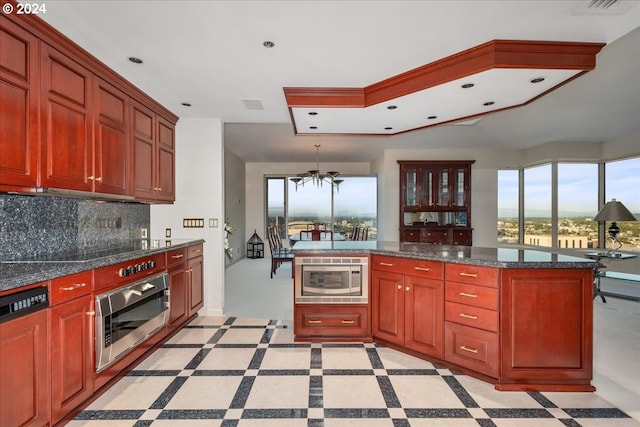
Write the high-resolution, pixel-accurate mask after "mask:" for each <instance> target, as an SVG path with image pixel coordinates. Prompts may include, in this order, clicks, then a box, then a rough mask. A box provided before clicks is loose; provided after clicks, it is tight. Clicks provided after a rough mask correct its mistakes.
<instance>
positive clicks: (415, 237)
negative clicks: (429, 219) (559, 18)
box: [400, 230, 420, 243]
mask: <svg viewBox="0 0 640 427" xmlns="http://www.w3.org/2000/svg"><path fill="white" fill-rule="evenodd" d="M400 241H402V242H411V243H420V230H402V231H401V232H400Z"/></svg>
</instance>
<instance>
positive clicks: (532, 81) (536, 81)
mask: <svg viewBox="0 0 640 427" xmlns="http://www.w3.org/2000/svg"><path fill="white" fill-rule="evenodd" d="M544 80H545V78H544V77H536V78H535V79H531V80H529V83H541V82H543V81H544Z"/></svg>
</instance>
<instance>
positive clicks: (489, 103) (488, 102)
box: [482, 101, 495, 107]
mask: <svg viewBox="0 0 640 427" xmlns="http://www.w3.org/2000/svg"><path fill="white" fill-rule="evenodd" d="M493 104H495V102H493V101H487V102H485V103H484V104H482V105H484V106H485V107H488V106H489V105H493Z"/></svg>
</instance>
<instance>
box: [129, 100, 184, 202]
mask: <svg viewBox="0 0 640 427" xmlns="http://www.w3.org/2000/svg"><path fill="white" fill-rule="evenodd" d="M132 110H133V113H132V134H133V136H132V141H133V194H134V196H135V197H137V198H140V199H145V200H149V201H173V200H174V199H175V189H174V186H175V169H174V127H173V125H172V124H171V123H170V122H168V121H167V120H165V119H162V118H161V117H160V116H158V115H157V114H155V113H154V112H153V111H152V110H150V109H149V108H147V107H145V106H144V105H142V104H140V103H138V102H133V103H132Z"/></svg>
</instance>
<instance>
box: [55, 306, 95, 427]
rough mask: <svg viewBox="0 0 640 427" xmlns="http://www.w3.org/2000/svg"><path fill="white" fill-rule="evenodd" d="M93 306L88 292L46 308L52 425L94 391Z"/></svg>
mask: <svg viewBox="0 0 640 427" xmlns="http://www.w3.org/2000/svg"><path fill="white" fill-rule="evenodd" d="M92 305H93V304H92V298H91V296H90V295H87V296H84V297H80V298H76V299H74V300H71V301H69V302H66V303H63V304H60V305H57V306H54V307H52V308H50V309H49V312H50V325H51V419H52V422H53V423H54V424H55V423H56V422H57V421H59V420H60V419H62V418H63V417H64V416H66V415H67V414H68V413H69V412H70V411H71V410H73V409H74V408H75V407H76V406H78V405H79V404H80V403H82V402H83V401H85V400H86V399H87V398H88V397H90V396H91V394H92V393H93V366H94V364H93V360H92V357H93V345H92V344H93V336H94V332H93V321H94V316H93V315H92Z"/></svg>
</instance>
